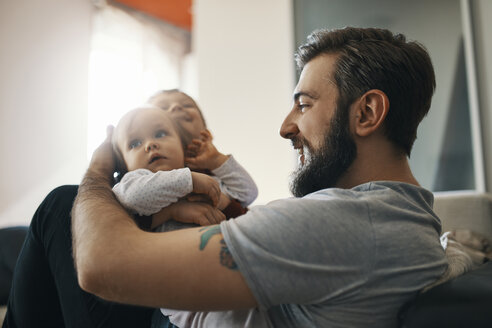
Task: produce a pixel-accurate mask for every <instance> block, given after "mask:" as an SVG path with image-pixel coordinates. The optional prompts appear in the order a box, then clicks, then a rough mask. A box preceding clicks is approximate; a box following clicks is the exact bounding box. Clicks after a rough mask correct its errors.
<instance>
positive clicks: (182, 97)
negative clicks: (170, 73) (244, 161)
mask: <svg viewBox="0 0 492 328" xmlns="http://www.w3.org/2000/svg"><path fill="white" fill-rule="evenodd" d="M147 102H148V103H150V104H152V105H155V106H157V107H159V108H161V109H163V110H165V111H166V112H168V113H169V114H170V115H171V117H172V118H174V120H175V121H177V122H178V123H179V124H180V125H181V126H182V127H183V129H184V130H185V131H186V133H188V135H189V136H188V137H190V138H191V139H192V141H191V143H189V144H188V145H187V148H186V152H185V155H186V158H185V163H186V166H187V167H189V168H190V169H192V170H196V171H199V172H202V173H207V174H211V175H213V176H215V177H216V178H218V179H219V180H220V181H221V188H222V191H223V193H225V194H226V195H227V196H228V197H229V199H230V202H229V204H228V205H227V207H226V208H225V209H224V213H225V214H226V216H227V218H231V217H236V216H239V215H241V214H244V213H245V212H246V207H247V206H248V205H250V204H251V203H252V202H253V201H254V200H255V199H256V197H257V196H258V189H257V187H256V184H255V183H254V181H253V179H252V178H251V176H250V175H249V174H248V172H247V171H246V170H245V169H244V168H243V167H242V166H241V165H240V164H239V163H238V162H236V160H235V159H234V157H233V156H232V155H224V154H222V153H221V152H219V151H218V150H217V148H216V147H215V146H214V144H213V143H212V134H211V133H210V131H209V130H208V129H207V125H206V122H205V118H204V116H203V113H202V111H201V110H200V108H199V107H198V105H197V104H196V102H195V101H194V100H193V98H191V97H190V96H188V95H187V94H186V93H184V92H182V91H180V90H178V89H171V90H161V91H158V92H157V93H155V94H154V95H153V96H151V97H150V98H149V99H148V101H147Z"/></svg>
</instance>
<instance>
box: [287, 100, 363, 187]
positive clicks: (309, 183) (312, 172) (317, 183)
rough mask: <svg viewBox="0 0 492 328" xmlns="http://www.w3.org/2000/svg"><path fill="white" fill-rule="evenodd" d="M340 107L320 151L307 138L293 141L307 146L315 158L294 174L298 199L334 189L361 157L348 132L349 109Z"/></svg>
mask: <svg viewBox="0 0 492 328" xmlns="http://www.w3.org/2000/svg"><path fill="white" fill-rule="evenodd" d="M337 107H338V109H337V110H336V112H335V115H334V117H333V119H332V120H331V122H330V130H329V131H328V132H327V133H326V134H325V138H324V143H323V145H322V146H321V147H320V149H318V150H315V149H313V147H312V145H311V144H310V143H309V142H308V141H307V140H305V139H304V138H303V139H299V140H295V139H293V140H292V142H293V144H300V145H304V146H305V147H307V148H308V150H309V154H310V155H311V156H310V158H307V162H306V163H304V165H302V164H301V165H299V167H298V168H297V169H296V170H295V171H294V172H293V173H292V181H291V183H290V191H291V192H292V194H293V195H294V196H296V197H303V196H305V195H307V194H310V193H312V192H315V191H318V190H321V189H325V188H332V187H334V186H335V185H336V183H337V181H338V180H339V179H340V177H341V176H342V175H343V174H344V173H345V172H346V171H347V169H348V168H349V167H350V165H351V164H352V163H353V162H354V160H355V157H356V156H357V146H356V145H355V142H354V140H353V139H352V137H351V136H350V132H349V131H348V112H349V108H348V106H337Z"/></svg>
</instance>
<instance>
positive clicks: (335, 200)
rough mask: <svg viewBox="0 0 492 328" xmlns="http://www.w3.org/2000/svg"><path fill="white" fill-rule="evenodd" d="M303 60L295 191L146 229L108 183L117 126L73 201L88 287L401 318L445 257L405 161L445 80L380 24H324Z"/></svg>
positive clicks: (123, 296) (207, 303)
mask: <svg viewBox="0 0 492 328" xmlns="http://www.w3.org/2000/svg"><path fill="white" fill-rule="evenodd" d="M296 59H297V64H298V67H299V69H300V70H301V75H300V78H299V82H298V84H297V86H296V88H295V90H294V96H293V100H294V101H293V106H292V109H291V111H290V112H289V113H288V115H287V117H286V118H285V120H284V122H283V124H282V126H281V129H280V134H281V136H282V137H284V138H287V139H290V140H291V141H292V144H293V146H294V148H295V149H296V150H297V151H298V153H299V163H298V168H297V169H296V171H295V172H294V175H293V179H292V183H291V189H292V193H293V194H294V196H295V197H293V198H288V199H282V200H277V201H274V202H271V203H269V204H267V205H265V206H256V207H253V208H252V209H251V210H250V211H249V212H248V213H247V214H245V215H243V216H241V217H239V218H236V219H232V220H229V221H224V222H222V223H221V224H220V225H216V226H210V227H207V228H205V229H201V228H197V229H186V230H180V231H174V232H166V233H159V234H156V233H149V232H144V231H142V230H140V229H139V228H138V227H137V225H136V224H135V223H134V221H133V220H132V218H131V217H130V216H129V215H128V214H127V212H126V211H125V210H124V209H123V208H122V207H121V206H120V204H118V202H117V201H116V200H115V198H114V196H113V194H112V191H111V173H112V170H113V165H114V163H113V160H112V154H111V145H110V142H109V139H110V133H109V139H108V140H107V141H106V142H105V143H103V144H102V145H101V146H100V147H99V148H98V150H96V152H95V153H94V156H93V159H92V162H91V165H90V167H89V169H88V171H87V173H86V175H85V177H84V180H83V181H82V184H81V185H80V188H79V192H78V196H77V199H76V201H75V205H74V208H73V212H72V224H73V248H74V256H75V264H76V268H77V277H78V282H79V284H80V286H81V288H82V289H84V290H86V291H88V292H90V293H92V294H95V295H97V296H98V297H101V298H103V299H106V300H109V301H112V302H118V303H127V304H134V305H140V306H146V307H153V308H168V309H169V308H170V309H182V310H189V311H223V312H214V313H216V315H217V316H218V317H216V319H215V320H216V321H215V323H216V324H218V326H220V323H221V322H222V323H223V322H226V321H221V320H220V316H221V315H223V318H224V320H229V319H230V318H231V313H232V314H233V315H232V318H233V319H232V322H231V321H227V322H228V323H227V325H225V324H224V325H222V326H247V323H245V322H239V321H237V322H234V313H241V309H250V308H254V309H256V311H257V313H258V315H260V316H261V318H262V319H263V320H264V321H263V323H264V325H265V326H270V327H368V326H369V327H396V326H397V312H398V309H399V308H400V307H401V305H402V304H403V303H405V302H406V301H408V300H409V299H411V298H412V297H414V296H415V295H416V294H417V293H418V291H419V290H421V289H423V288H424V287H425V286H427V285H429V284H431V283H432V282H434V281H435V280H436V279H438V278H439V276H440V275H441V274H442V273H443V272H444V271H445V269H446V267H447V261H446V259H445V256H444V251H443V249H442V247H441V245H440V242H439V236H440V234H441V224H440V220H439V218H438V217H437V216H436V215H435V214H434V212H433V211H432V204H433V195H432V193H431V192H430V191H428V190H425V189H423V188H422V187H421V186H419V184H418V182H417V180H416V179H415V178H414V176H413V174H412V172H411V170H410V167H409V164H408V156H409V155H410V152H411V149H412V145H413V142H414V140H415V138H416V131H417V127H418V125H419V123H420V122H421V120H422V119H423V117H424V116H425V115H426V114H427V112H428V110H429V108H430V103H431V98H432V94H433V92H434V89H435V78H434V71H433V67H432V64H431V60H430V58H429V55H428V53H427V51H426V50H425V48H424V47H423V46H422V45H420V44H418V43H416V42H408V41H406V39H405V37H404V36H403V35H401V34H397V35H394V34H393V33H391V32H390V31H388V30H382V29H372V28H370V29H363V28H345V29H341V30H333V31H327V30H319V31H315V32H313V33H312V34H311V35H310V36H309V37H308V41H307V43H306V44H304V45H302V46H301V47H300V48H299V49H298V52H297V55H296ZM44 220H47V219H44ZM54 279H55V280H56V279H57V278H56V277H55V278H54ZM225 310H234V311H225ZM197 313H201V312H197ZM221 313H222V314H221ZM156 316H157V317H158V316H160V312H158V311H157V312H156ZM226 317H227V318H228V319H226ZM243 319H244V318H243ZM204 322H205V321H203V322H202V325H201V326H206V324H205V323H204ZM195 323H196V322H195ZM196 326H200V323H199V322H198V323H196Z"/></svg>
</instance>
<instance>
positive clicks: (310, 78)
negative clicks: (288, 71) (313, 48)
mask: <svg viewBox="0 0 492 328" xmlns="http://www.w3.org/2000/svg"><path fill="white" fill-rule="evenodd" d="M335 62H336V56H335V55H332V54H323V55H319V56H317V57H315V58H313V59H312V60H310V61H309V62H308V63H307V64H306V65H305V66H304V68H303V69H302V72H301V75H300V77H299V81H298V83H297V86H296V88H295V89H294V100H295V99H297V98H298V97H299V96H301V95H306V96H310V97H311V98H313V97H316V96H318V97H319V95H320V93H321V90H322V88H324V87H326V86H327V85H330V84H331V85H332V86H336V83H335V81H334V79H333V71H334V66H335Z"/></svg>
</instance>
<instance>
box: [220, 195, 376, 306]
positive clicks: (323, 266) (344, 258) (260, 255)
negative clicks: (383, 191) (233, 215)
mask: <svg viewBox="0 0 492 328" xmlns="http://www.w3.org/2000/svg"><path fill="white" fill-rule="evenodd" d="M361 212H362V213H364V212H367V208H366V206H365V204H364V203H363V202H360V203H357V202H356V203H350V202H349V203H347V202H345V201H343V200H336V199H335V200H333V201H331V202H327V201H326V200H325V201H319V200H316V199H306V198H303V199H299V198H292V199H285V200H279V201H275V202H272V203H270V204H268V205H266V206H255V207H253V208H252V209H250V211H249V212H248V213H246V214H245V215H243V216H241V217H239V218H237V219H231V220H229V221H224V222H222V223H221V230H222V233H223V235H224V239H225V241H226V243H227V246H228V248H229V250H230V252H231V254H232V256H233V258H234V260H235V262H236V264H237V265H238V268H239V270H240V271H241V273H242V275H243V276H244V278H245V280H246V283H247V284H248V286H249V288H250V290H251V291H252V293H253V295H254V296H255V298H256V301H257V302H258V304H259V305H260V308H263V309H265V308H269V307H271V306H274V305H278V304H289V303H295V304H312V303H319V302H324V301H329V300H333V301H334V302H335V301H340V302H341V301H343V299H341V298H342V297H349V296H350V295H352V294H353V293H357V292H358V291H359V289H360V287H361V286H362V285H363V284H364V282H365V279H367V277H368V276H369V275H368V274H367V272H368V271H370V267H371V263H372V261H373V252H372V250H373V244H374V240H373V237H372V232H371V231H372V230H371V223H370V219H369V216H366V217H367V219H363V220H361V219H360V218H361V215H360V213H361ZM357 213H359V215H357ZM362 217H364V215H362ZM340 241H343V242H340ZM347 245H350V247H347Z"/></svg>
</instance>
